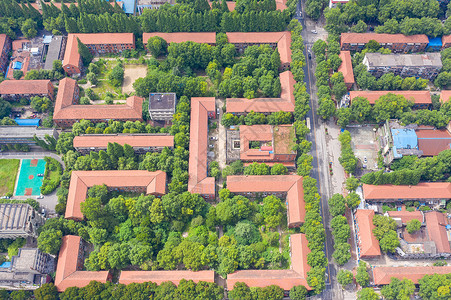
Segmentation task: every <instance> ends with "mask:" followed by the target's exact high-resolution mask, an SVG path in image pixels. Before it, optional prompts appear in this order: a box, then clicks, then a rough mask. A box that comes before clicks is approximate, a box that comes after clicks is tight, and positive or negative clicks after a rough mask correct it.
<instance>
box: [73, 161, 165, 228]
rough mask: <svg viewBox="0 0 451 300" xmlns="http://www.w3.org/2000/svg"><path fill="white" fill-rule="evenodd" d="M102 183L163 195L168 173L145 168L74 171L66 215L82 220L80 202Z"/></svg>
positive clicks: (120, 188)
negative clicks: (94, 187)
mask: <svg viewBox="0 0 451 300" xmlns="http://www.w3.org/2000/svg"><path fill="white" fill-rule="evenodd" d="M102 184H105V185H106V186H107V187H108V189H110V190H115V191H117V190H120V191H132V192H141V193H145V194H152V195H157V196H161V195H164V194H165V193H166V173H165V172H163V171H156V172H149V171H144V170H120V171H72V175H71V178H70V184H69V194H68V196H67V204H66V214H65V217H66V218H67V219H74V220H82V219H83V214H82V212H81V207H80V204H81V203H82V202H83V201H85V199H86V195H87V193H88V189H89V188H90V187H93V186H95V185H102Z"/></svg>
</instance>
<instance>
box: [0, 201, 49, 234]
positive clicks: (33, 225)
mask: <svg viewBox="0 0 451 300" xmlns="http://www.w3.org/2000/svg"><path fill="white" fill-rule="evenodd" d="M43 223H44V220H43V219H42V217H41V215H40V214H39V213H37V212H36V211H35V210H34V208H33V207H31V206H30V205H29V204H21V203H16V204H10V203H8V204H7V203H3V204H0V238H2V239H15V238H19V237H22V238H27V237H37V236H38V233H37V229H38V228H39V226H41V225H42V224H43Z"/></svg>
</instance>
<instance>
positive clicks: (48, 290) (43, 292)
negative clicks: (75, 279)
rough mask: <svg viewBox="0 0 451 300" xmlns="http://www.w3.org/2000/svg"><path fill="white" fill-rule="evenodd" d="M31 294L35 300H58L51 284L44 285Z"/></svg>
mask: <svg viewBox="0 0 451 300" xmlns="http://www.w3.org/2000/svg"><path fill="white" fill-rule="evenodd" d="M33 294H34V297H35V298H36V300H58V291H57V289H56V286H54V285H53V283H44V284H43V285H41V286H40V287H39V288H38V289H36V290H34V292H33Z"/></svg>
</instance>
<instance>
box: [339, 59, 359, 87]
mask: <svg viewBox="0 0 451 300" xmlns="http://www.w3.org/2000/svg"><path fill="white" fill-rule="evenodd" d="M339 57H340V58H341V65H340V67H338V72H341V73H342V74H343V78H344V82H345V84H346V87H347V88H348V90H350V89H351V88H352V86H353V85H354V83H355V79H354V71H353V70H352V59H351V52H349V51H340V55H339Z"/></svg>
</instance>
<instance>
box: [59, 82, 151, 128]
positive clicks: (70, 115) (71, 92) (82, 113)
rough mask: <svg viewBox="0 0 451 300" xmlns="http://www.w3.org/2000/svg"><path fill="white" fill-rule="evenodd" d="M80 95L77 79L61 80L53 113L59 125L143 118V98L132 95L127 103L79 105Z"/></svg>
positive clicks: (67, 125) (140, 119)
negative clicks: (83, 121) (83, 120)
mask: <svg viewBox="0 0 451 300" xmlns="http://www.w3.org/2000/svg"><path fill="white" fill-rule="evenodd" d="M79 97H80V89H79V88H78V85H77V81H75V80H74V79H72V78H68V77H66V78H64V79H62V80H61V81H60V83H59V88H58V95H57V96H56V101H55V109H54V114H53V121H55V123H56V124H57V125H58V126H61V127H69V126H72V125H73V124H74V123H75V122H77V121H80V120H82V119H85V120H90V121H91V122H94V123H97V122H108V121H109V120H120V121H142V120H143V119H142V103H143V101H144V99H143V98H140V97H137V96H131V97H128V98H127V102H126V104H121V105H78V100H79Z"/></svg>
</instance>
